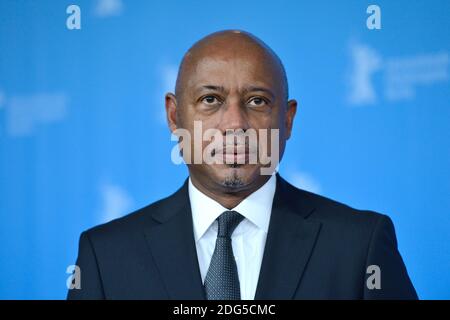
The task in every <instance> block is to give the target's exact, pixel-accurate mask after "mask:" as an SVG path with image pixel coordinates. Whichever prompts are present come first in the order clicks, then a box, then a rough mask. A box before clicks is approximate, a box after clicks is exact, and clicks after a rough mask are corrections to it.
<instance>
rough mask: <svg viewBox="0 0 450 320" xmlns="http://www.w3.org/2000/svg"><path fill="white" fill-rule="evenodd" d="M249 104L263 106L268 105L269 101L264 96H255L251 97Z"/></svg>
mask: <svg viewBox="0 0 450 320" xmlns="http://www.w3.org/2000/svg"><path fill="white" fill-rule="evenodd" d="M248 104H249V105H251V106H254V107H261V106H264V105H266V104H267V101H266V100H264V99H263V98H259V97H255V98H252V99H250V101H249V102H248Z"/></svg>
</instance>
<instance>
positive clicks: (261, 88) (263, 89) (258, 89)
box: [243, 86, 275, 99]
mask: <svg viewBox="0 0 450 320" xmlns="http://www.w3.org/2000/svg"><path fill="white" fill-rule="evenodd" d="M243 91H244V92H245V93H248V92H254V91H262V92H265V93H267V94H268V95H270V96H271V98H272V99H274V98H275V94H274V93H273V91H272V90H270V89H269V88H265V87H258V86H248V87H245V88H244V90H243Z"/></svg>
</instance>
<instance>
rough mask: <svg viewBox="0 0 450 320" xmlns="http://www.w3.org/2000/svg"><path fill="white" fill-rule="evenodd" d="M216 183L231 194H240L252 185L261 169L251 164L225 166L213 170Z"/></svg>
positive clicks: (218, 166) (217, 166)
mask: <svg viewBox="0 0 450 320" xmlns="http://www.w3.org/2000/svg"><path fill="white" fill-rule="evenodd" d="M212 170H213V171H214V173H213V175H214V176H215V177H216V181H217V182H219V184H220V185H221V186H222V187H224V188H226V189H227V190H228V191H230V192H238V191H240V190H242V189H246V188H247V187H248V186H249V185H252V184H253V183H254V182H255V181H254V180H256V179H257V177H258V176H259V171H260V168H259V166H257V165H249V164H223V165H216V166H215V167H214V168H212Z"/></svg>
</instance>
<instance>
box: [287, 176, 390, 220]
mask: <svg viewBox="0 0 450 320" xmlns="http://www.w3.org/2000/svg"><path fill="white" fill-rule="evenodd" d="M282 184H283V187H282V189H283V190H282V192H284V193H285V199H288V201H289V202H290V206H291V207H293V208H294V210H295V208H301V207H305V204H307V206H308V207H309V208H311V209H310V214H309V216H308V218H310V219H313V220H318V221H320V222H325V223H328V224H335V225H336V226H343V227H350V228H352V227H354V226H358V227H361V226H367V227H369V228H372V227H373V226H374V225H375V224H377V223H378V222H379V220H380V219H385V218H387V219H389V217H387V216H386V215H385V214H382V213H379V212H375V211H372V210H366V209H357V208H354V207H352V206H350V205H348V204H345V203H342V202H339V201H337V200H334V199H331V198H328V197H325V196H323V195H319V194H316V193H313V192H310V191H307V190H303V189H299V188H297V187H295V186H293V185H292V184H290V183H289V182H287V181H286V180H283V181H282Z"/></svg>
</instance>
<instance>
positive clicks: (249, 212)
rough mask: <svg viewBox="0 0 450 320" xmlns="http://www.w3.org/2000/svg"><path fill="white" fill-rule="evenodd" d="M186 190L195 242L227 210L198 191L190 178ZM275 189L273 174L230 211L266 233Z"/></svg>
mask: <svg viewBox="0 0 450 320" xmlns="http://www.w3.org/2000/svg"><path fill="white" fill-rule="evenodd" d="M188 188H189V200H190V203H191V211H192V219H193V223H194V236H195V241H196V242H197V241H198V240H199V239H200V238H201V237H202V236H203V235H204V234H205V232H206V231H207V230H208V229H209V227H210V226H211V225H212V224H213V223H214V221H215V220H216V219H217V218H218V217H219V216H220V215H221V214H222V213H223V212H224V211H227V210H228V209H227V208H225V207H223V206H222V205H221V204H220V203H218V202H217V201H215V200H214V199H211V198H210V197H208V196H207V195H205V194H204V193H202V192H201V191H200V190H198V189H197V188H196V187H195V186H194V184H193V183H192V181H191V178H189V187H188ZM275 188H276V176H275V174H273V175H272V176H271V177H270V178H269V180H268V181H267V182H266V183H265V184H264V185H262V186H261V187H260V188H259V189H258V190H256V191H255V192H253V193H252V194H250V195H249V196H248V197H247V198H245V199H244V200H243V201H242V202H241V203H239V204H238V205H237V206H236V207H235V208H233V209H231V210H235V211H237V212H239V213H240V214H242V215H243V216H244V217H245V218H246V219H248V220H249V221H250V222H251V223H253V224H254V225H255V226H256V227H258V228H259V229H261V230H263V231H264V232H266V233H267V231H268V229H269V222H270V215H271V212H272V202H273V197H274V195H275Z"/></svg>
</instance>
